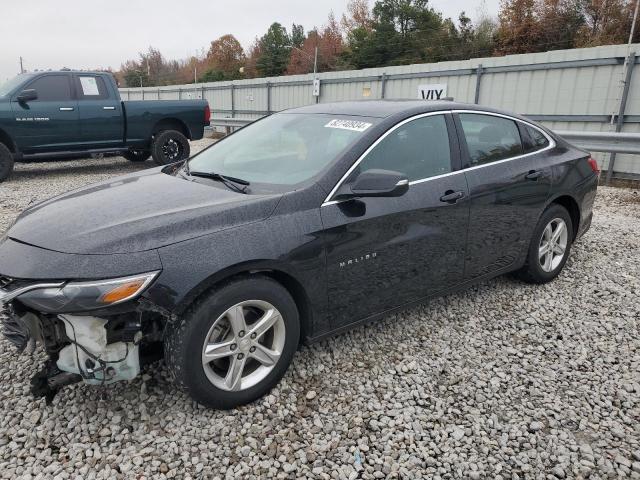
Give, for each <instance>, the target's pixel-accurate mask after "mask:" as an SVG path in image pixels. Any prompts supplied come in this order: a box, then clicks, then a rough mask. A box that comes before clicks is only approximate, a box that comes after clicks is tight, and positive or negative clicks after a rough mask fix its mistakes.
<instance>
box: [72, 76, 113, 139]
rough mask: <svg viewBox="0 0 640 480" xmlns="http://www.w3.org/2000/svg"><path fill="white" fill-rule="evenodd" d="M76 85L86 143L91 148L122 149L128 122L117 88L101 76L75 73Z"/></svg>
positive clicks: (81, 130)
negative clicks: (125, 127)
mask: <svg viewBox="0 0 640 480" xmlns="http://www.w3.org/2000/svg"><path fill="white" fill-rule="evenodd" d="M74 82H75V86H76V92H78V108H79V110H80V137H81V139H82V142H83V143H84V144H86V145H87V146H88V147H89V146H90V147H91V148H107V147H110V146H121V145H122V142H123V138H124V120H123V115H122V104H121V103H120V96H119V95H118V92H117V91H114V89H115V86H113V85H112V84H111V82H105V79H104V77H103V76H101V75H91V74H84V73H78V74H75V75H74Z"/></svg>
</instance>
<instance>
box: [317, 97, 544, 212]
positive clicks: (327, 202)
mask: <svg viewBox="0 0 640 480" xmlns="http://www.w3.org/2000/svg"><path fill="white" fill-rule="evenodd" d="M447 113H475V114H478V115H490V116H494V117H502V118H506V119H508V120H512V121H514V122H520V123H524V124H525V125H527V126H529V127H531V128H535V129H536V130H538V131H539V132H540V133H542V134H543V135H544V136H545V138H546V139H547V140H548V141H549V145H547V146H546V147H544V148H541V149H539V150H534V151H533V152H529V153H523V154H522V155H516V156H515V157H509V158H503V159H502V160H496V161H495V162H489V163H483V164H482V165H474V166H472V167H467V168H463V169H461V170H456V171H455V172H448V173H443V174H442V175H434V176H433V177H427V178H421V179H419V180H413V181H411V182H409V185H415V184H418V183H423V182H428V181H430V180H436V179H438V178H444V177H448V176H451V175H456V174H458V173H464V172H468V171H470V170H477V169H479V168H484V167H488V166H490V165H498V164H500V163H504V162H509V161H511V160H518V159H520V158H525V157H529V156H531V155H535V154H538V153H542V152H545V151H547V150H550V149H552V148H555V146H556V142H555V140H554V139H553V138H552V137H551V136H549V135H548V134H547V132H545V131H544V130H541V129H540V127H537V126H536V125H534V124H533V123H530V122H528V121H526V120H521V119H519V118H516V117H512V116H510V115H505V114H502V113H495V112H487V111H485V110H464V109H463V110H438V111H437V112H427V113H420V114H418V115H414V116H413V117H409V118H406V119H404V120H403V121H402V122H400V123H397V124H396V125H394V126H393V127H391V128H390V129H389V130H387V131H386V132H385V133H384V134H383V135H382V136H381V137H380V138H378V139H377V140H376V141H375V142H373V143H372V144H371V145H370V146H369V148H367V149H366V150H365V151H364V153H363V154H362V155H360V157H359V158H358V159H357V160H356V161H355V162H354V163H353V165H352V166H351V167H350V168H349V170H347V172H346V173H345V174H344V175H343V176H342V178H340V180H338V182H337V183H336V184H335V186H334V187H333V188H332V189H331V191H330V192H329V195H327V198H325V200H324V202H322V205H321V207H325V206H328V205H335V204H336V203H342V202H344V201H345V200H331V197H332V196H333V195H335V193H336V192H337V191H338V189H339V188H340V187H341V186H342V183H343V182H344V181H345V180H346V179H347V178H348V177H349V175H351V173H352V172H353V171H354V170H355V169H356V167H357V166H358V165H359V164H360V162H362V160H364V158H365V157H366V156H367V155H368V154H369V152H370V151H371V150H373V149H374V148H375V147H376V145H378V143H380V142H381V141H382V140H384V139H385V138H386V136H387V135H389V134H390V133H391V132H393V131H394V130H395V129H396V128H399V127H401V126H402V125H404V124H405V123H408V122H410V121H412V120H417V119H418V118H423V117H430V116H433V115H444V114H447Z"/></svg>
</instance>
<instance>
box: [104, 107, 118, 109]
mask: <svg viewBox="0 0 640 480" xmlns="http://www.w3.org/2000/svg"><path fill="white" fill-rule="evenodd" d="M102 109H103V110H115V109H116V107H102Z"/></svg>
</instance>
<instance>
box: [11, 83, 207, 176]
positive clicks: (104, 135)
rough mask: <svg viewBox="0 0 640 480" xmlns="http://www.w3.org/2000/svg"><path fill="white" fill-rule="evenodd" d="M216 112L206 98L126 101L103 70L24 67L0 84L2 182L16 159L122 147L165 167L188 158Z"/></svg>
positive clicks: (132, 157) (127, 155)
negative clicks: (26, 70)
mask: <svg viewBox="0 0 640 480" xmlns="http://www.w3.org/2000/svg"><path fill="white" fill-rule="evenodd" d="M210 115H211V112H210V110H209V104H208V103H207V101H206V100H147V101H126V102H124V101H122V100H121V99H120V94H119V92H118V87H117V84H116V82H115V79H114V78H113V76H112V75H111V74H110V73H105V72H78V71H56V72H36V73H25V74H21V75H18V76H17V77H15V78H13V79H12V80H9V81H8V82H7V83H5V84H4V85H0V181H2V180H4V179H6V178H7V177H8V176H9V175H10V174H11V172H12V170H13V165H14V162H15V161H21V160H29V159H39V158H40V159H41V158H51V157H56V156H68V155H77V154H85V153H86V154H93V153H112V152H115V153H119V154H121V155H123V156H124V157H125V158H127V159H128V160H131V161H132V162H143V161H145V160H147V159H148V158H149V157H151V156H152V157H153V159H154V161H155V162H156V163H157V164H159V165H164V164H167V163H173V162H177V161H179V160H182V159H184V158H188V156H189V153H190V149H189V140H198V139H200V138H202V136H203V133H204V127H205V126H206V125H208V124H209V118H210Z"/></svg>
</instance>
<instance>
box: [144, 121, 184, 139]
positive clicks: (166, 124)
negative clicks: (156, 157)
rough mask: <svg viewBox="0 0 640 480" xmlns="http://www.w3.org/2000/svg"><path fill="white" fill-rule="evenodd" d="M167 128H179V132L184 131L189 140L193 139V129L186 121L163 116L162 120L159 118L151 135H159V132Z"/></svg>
mask: <svg viewBox="0 0 640 480" xmlns="http://www.w3.org/2000/svg"><path fill="white" fill-rule="evenodd" d="M166 130H177V131H178V132H180V133H182V134H183V135H184V136H185V137H187V138H188V139H189V140H191V131H190V130H189V127H187V124H186V123H184V122H183V121H182V120H180V119H179V118H174V117H169V118H163V119H162V120H159V121H158V122H156V124H155V125H154V126H153V129H152V130H151V135H157V134H158V133H160V132H163V131H166Z"/></svg>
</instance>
